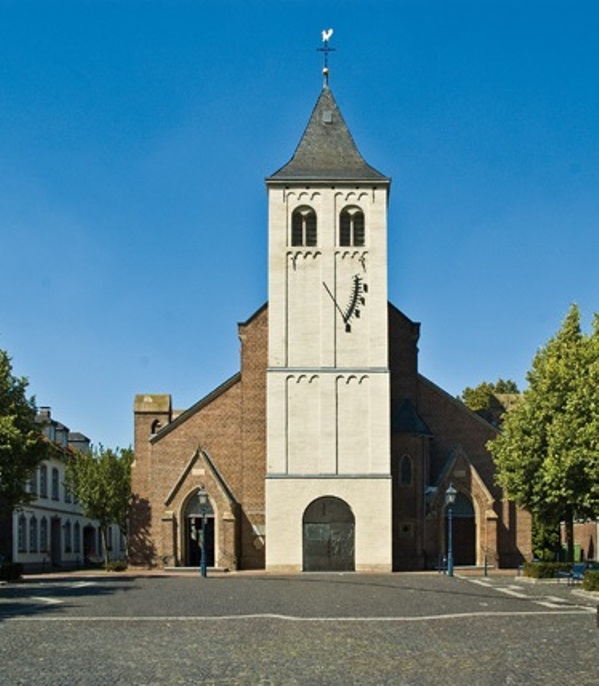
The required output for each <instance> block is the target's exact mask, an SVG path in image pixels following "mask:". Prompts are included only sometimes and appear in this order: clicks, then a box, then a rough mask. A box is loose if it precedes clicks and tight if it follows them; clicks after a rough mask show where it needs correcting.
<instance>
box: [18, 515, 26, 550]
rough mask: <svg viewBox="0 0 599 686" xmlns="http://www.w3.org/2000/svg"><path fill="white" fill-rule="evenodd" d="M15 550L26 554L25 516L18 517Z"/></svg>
mask: <svg viewBox="0 0 599 686" xmlns="http://www.w3.org/2000/svg"><path fill="white" fill-rule="evenodd" d="M17 548H18V551H19V552H20V553H26V552H27V518H26V517H25V515H21V516H20V517H19V524H18V530H17Z"/></svg>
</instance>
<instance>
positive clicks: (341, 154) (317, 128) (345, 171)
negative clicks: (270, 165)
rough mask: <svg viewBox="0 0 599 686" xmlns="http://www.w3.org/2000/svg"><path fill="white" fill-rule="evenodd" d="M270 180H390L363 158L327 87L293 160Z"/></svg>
mask: <svg viewBox="0 0 599 686" xmlns="http://www.w3.org/2000/svg"><path fill="white" fill-rule="evenodd" d="M267 181H377V182H383V183H389V182H390V179H389V178H388V177H386V176H385V175H384V174H381V173H380V172H378V171H377V170H376V169H374V167H371V166H370V165H369V164H368V163H367V162H366V161H365V160H364V158H363V157H362V155H361V154H360V151H359V150H358V148H357V147H356V144H355V143H354V139H353V138H352V135H351V133H350V131H349V129H348V128H347V125H346V123H345V120H344V119H343V115H342V114H341V111H340V110H339V107H338V106H337V103H336V101H335V98H334V96H333V93H332V91H331V89H330V88H329V86H328V85H326V84H325V85H324V87H323V89H322V91H321V93H320V96H319V98H318V100H317V101H316V105H315V106H314V110H313V111H312V116H311V117H310V121H309V122H308V126H307V127H306V130H305V131H304V134H303V136H302V138H301V140H300V142H299V145H298V146H297V148H296V150H295V152H294V154H293V157H292V158H291V160H290V161H289V162H287V164H286V165H284V166H283V167H281V168H280V169H279V170H278V171H276V172H275V173H274V174H272V176H270V177H269V178H268V179H267Z"/></svg>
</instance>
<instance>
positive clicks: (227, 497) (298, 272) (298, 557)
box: [130, 82, 531, 572]
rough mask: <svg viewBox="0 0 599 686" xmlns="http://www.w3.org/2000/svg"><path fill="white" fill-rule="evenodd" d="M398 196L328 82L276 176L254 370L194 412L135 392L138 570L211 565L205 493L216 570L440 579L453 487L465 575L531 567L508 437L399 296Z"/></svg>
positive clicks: (250, 343) (134, 554)
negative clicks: (442, 370) (394, 278)
mask: <svg viewBox="0 0 599 686" xmlns="http://www.w3.org/2000/svg"><path fill="white" fill-rule="evenodd" d="M389 186H390V180H389V179H387V178H386V177H384V176H383V175H381V174H380V173H379V172H377V171H376V170H374V169H373V168H372V167H370V166H369V165H367V164H366V163H365V162H364V160H363V158H362V157H361V155H360V153H359V152H358V150H357V148H356V147H355V143H354V142H353V139H352V137H351V134H350V133H349V130H348V129H347V127H346V125H345V122H344V120H343V117H342V116H341V113H340V111H339V109H338V107H337V104H336V102H335V100H334V98H333V95H332V92H331V91H330V89H329V87H328V83H327V82H325V85H324V87H323V90H322V92H321V94H320V96H319V98H318V101H317V103H316V106H315V108H314V110H313V112H312V116H311V118H310V120H309V123H308V126H307V128H306V130H305V132H304V135H303V137H302V139H301V141H300V144H299V145H298V147H297V149H296V151H295V153H294V156H293V158H292V159H291V161H290V162H289V163H288V164H287V165H285V166H284V167H282V168H281V169H280V170H279V171H278V172H276V173H275V174H273V175H272V176H271V177H270V178H269V179H268V180H267V188H268V190H269V209H270V212H269V216H270V220H269V236H270V238H269V246H270V248H269V303H268V304H267V305H264V306H263V307H261V308H260V309H259V310H258V311H257V312H256V313H254V314H253V315H252V316H251V317H250V318H249V319H248V320H247V321H245V322H243V323H241V324H239V325H238V333H239V338H240V341H241V360H240V371H239V373H238V374H235V375H234V376H233V377H231V378H230V379H228V380H227V381H225V382H224V383H223V384H222V385H221V386H219V387H218V388H216V389H215V390H214V391H213V392H211V393H210V394H209V395H208V396H206V397H205V398H202V399H201V400H199V401H198V402H197V403H196V404H194V405H193V406H191V407H189V408H187V409H185V410H184V411H179V410H174V409H173V407H172V401H171V397H170V396H169V395H156V394H140V395H138V396H136V398H135V405H134V420H135V438H134V440H135V464H134V466H133V472H132V484H133V492H134V504H133V510H132V517H131V535H130V559H131V562H132V564H138V565H147V566H159V567H163V566H179V567H191V566H197V565H198V564H199V545H198V536H199V533H198V532H199V528H200V509H199V500H198V493H200V492H201V493H206V494H207V495H208V498H209V503H210V505H209V511H208V513H207V514H205V520H204V521H205V531H204V544H205V550H206V554H207V563H208V566H213V567H215V568H220V569H230V570H234V569H264V568H266V569H267V570H271V571H290V572H293V571H302V570H308V571H334V570H348V571H353V570H356V571H392V570H397V571H400V570H420V569H432V568H435V567H437V566H438V565H439V563H440V560H441V559H442V556H443V555H444V553H445V550H446V536H447V513H446V507H445V502H444V495H445V491H446V489H447V488H448V486H449V485H450V484H453V486H454V487H455V489H456V490H457V499H456V502H455V505H454V507H453V541H454V560H455V564H456V565H483V564H489V565H494V566H498V567H514V566H516V565H518V564H520V563H521V562H522V561H523V559H528V558H530V555H531V540H530V538H531V537H530V516H529V515H528V514H527V513H526V512H524V511H522V510H520V509H519V508H517V507H516V506H515V505H514V504H513V503H511V502H509V501H508V500H507V498H506V497H505V494H504V493H503V492H502V491H501V489H500V488H498V487H497V486H496V485H495V483H494V466H493V462H492V459H491V456H490V454H489V452H488V451H487V449H486V447H485V445H486V443H487V441H489V440H490V439H492V438H493V437H494V436H495V435H496V431H497V429H496V428H494V427H493V426H492V425H491V424H489V423H487V422H486V421H485V420H484V419H482V418H480V417H479V416H478V415H475V414H474V413H472V412H470V411H469V410H468V409H467V408H466V407H465V406H464V405H463V404H462V403H461V402H459V401H458V400H456V399H455V398H453V397H451V396H450V395H449V394H447V393H446V392H445V391H443V390H442V389H440V388H439V387H438V386H436V385H435V384H434V383H432V382H431V381H429V380H428V379H426V378H424V377H423V376H422V375H421V374H419V372H418V339H419V335H420V326H419V324H418V323H415V322H413V321H411V320H410V319H409V318H408V317H406V316H405V315H404V314H403V313H402V312H400V311H399V310H398V309H397V308H396V307H394V306H393V305H392V304H390V303H389V302H388V299H387V295H386V269H387V263H388V259H387V254H386V231H387V222H386V207H387V197H388V189H389ZM346 277H347V278H346ZM343 279H345V282H344V281H343ZM344 288H345V290H344ZM305 296H309V300H310V303H311V304H310V308H306V309H302V307H303V304H302V303H303V301H304V300H305V299H306V298H305Z"/></svg>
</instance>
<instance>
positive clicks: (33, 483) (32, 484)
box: [27, 472, 37, 495]
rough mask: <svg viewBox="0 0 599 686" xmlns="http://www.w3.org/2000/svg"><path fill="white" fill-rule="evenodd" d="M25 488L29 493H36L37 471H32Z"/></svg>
mask: <svg viewBox="0 0 599 686" xmlns="http://www.w3.org/2000/svg"><path fill="white" fill-rule="evenodd" d="M27 490H28V491H29V493H31V495H37V472H33V474H32V475H31V477H30V478H29V482H28V484H27Z"/></svg>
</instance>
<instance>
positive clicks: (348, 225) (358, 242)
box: [339, 207, 365, 247]
mask: <svg viewBox="0 0 599 686" xmlns="http://www.w3.org/2000/svg"><path fill="white" fill-rule="evenodd" d="M364 244H365V229H364V212H362V210H361V209H360V208H359V207H344V208H343V209H342V210H341V214H340V215H339V245H344V246H357V247H361V246H363V245H364Z"/></svg>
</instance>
